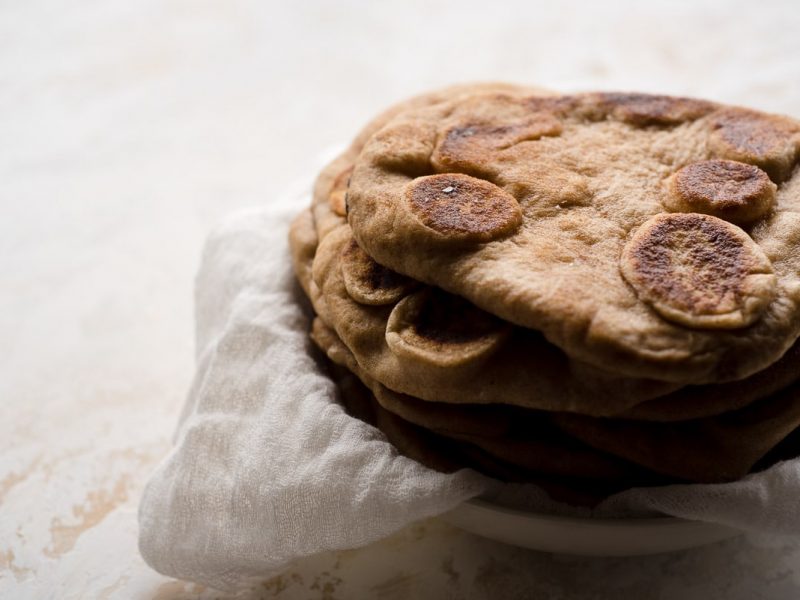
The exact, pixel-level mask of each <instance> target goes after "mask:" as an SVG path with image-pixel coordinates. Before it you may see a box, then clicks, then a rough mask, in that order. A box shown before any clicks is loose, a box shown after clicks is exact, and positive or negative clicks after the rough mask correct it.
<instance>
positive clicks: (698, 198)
mask: <svg viewBox="0 0 800 600" xmlns="http://www.w3.org/2000/svg"><path fill="white" fill-rule="evenodd" d="M798 152H800V125H798V123H797V122H795V121H793V120H791V119H788V118H785V117H778V116H774V115H767V114H763V113H758V112H756V111H750V110H746V109H739V108H735V107H725V106H721V105H718V104H715V103H711V102H705V101H701V100H691V99H682V98H670V97H663V96H648V95H635V94H627V95H626V94H581V95H573V96H547V97H542V96H530V97H527V98H526V97H520V96H518V95H508V94H498V93H483V94H471V95H466V96H462V97H459V98H456V99H454V100H453V101H451V102H449V103H448V102H446V103H440V104H436V105H433V106H428V107H423V108H418V109H413V110H410V111H405V112H402V113H401V114H399V115H397V116H396V117H395V118H393V119H392V120H390V121H389V122H388V123H386V124H385V125H384V126H383V127H382V128H381V129H379V130H378V131H377V132H376V133H375V134H374V135H373V136H372V137H371V138H370V139H369V140H368V141H367V142H366V144H365V145H364V148H363V151H362V152H361V154H360V155H359V157H358V160H357V161H356V162H355V167H354V169H353V171H352V174H351V175H350V185H349V188H348V191H347V197H348V207H349V213H348V221H349V223H350V225H351V226H352V228H353V234H354V236H355V238H356V240H357V242H358V244H359V245H360V246H361V247H362V248H363V249H364V250H365V251H366V253H367V254H369V255H370V256H372V257H373V258H374V259H375V260H376V261H377V262H378V263H380V264H382V265H385V266H387V267H389V268H391V269H393V270H395V271H398V272H400V273H403V274H405V275H408V276H410V277H412V278H414V279H416V280H419V281H422V282H425V283H428V284H432V285H437V286H439V287H442V288H444V289H446V290H447V291H449V292H451V293H454V294H456V295H459V296H463V297H465V298H467V299H468V300H470V301H471V302H472V303H474V304H475V305H477V306H479V307H480V308H482V309H484V310H486V311H487V312H490V313H493V314H496V315H497V316H499V317H501V318H502V319H504V320H506V321H509V322H512V323H516V324H518V325H521V326H524V327H529V328H532V329H536V330H540V331H542V332H543V333H544V335H545V336H546V338H547V339H548V340H549V341H551V342H552V343H554V344H556V345H557V346H559V347H560V348H562V349H563V350H564V351H565V352H566V353H567V354H569V355H570V356H571V357H572V358H574V359H578V360H581V361H585V362H587V363H591V364H594V365H596V366H598V367H601V368H604V369H606V370H607V371H610V372H617V373H620V374H624V375H626V376H629V377H639V378H657V379H663V380H665V381H672V382H675V383H679V384H688V383H713V382H721V381H730V380H736V379H741V378H744V377H746V376H748V375H751V374H753V373H755V372H757V371H759V370H761V369H764V368H766V367H767V366H769V365H770V364H771V363H773V362H775V361H776V360H777V359H778V358H779V357H780V356H781V355H782V354H783V353H784V352H785V351H786V350H787V349H788V348H789V347H790V346H791V345H792V344H793V343H794V341H795V339H796V338H797V337H798V333H800V307H798V304H799V303H800V253H798V252H796V251H795V250H794V249H795V247H796V246H797V245H798V244H800V175H798V170H797V169H796V168H795V165H796V162H797V157H798ZM711 160H726V161H737V162H738V163H742V164H743V165H749V166H742V167H735V168H733V169H730V170H729V174H730V175H731V177H733V178H740V179H741V178H742V177H744V178H745V180H746V181H748V182H750V184H749V185H750V188H752V189H750V191H748V192H747V193H743V195H744V196H745V200H746V203H747V208H746V210H743V211H740V212H739V213H738V214H737V213H736V212H735V211H734V212H733V217H731V213H730V212H729V211H726V210H723V208H722V207H724V206H728V205H729V204H731V202H733V203H735V202H737V201H741V200H742V199H741V198H739V199H738V200H737V198H735V197H734V198H732V199H731V197H727V198H726V197H723V196H724V194H722V192H720V193H717V192H718V191H719V190H720V189H722V191H723V192H724V189H723V188H725V185H724V184H720V181H719V179H720V177H721V176H724V169H715V168H710V169H705V170H704V169H703V168H700V167H692V165H694V164H695V163H699V164H706V166H708V162H707V161H711ZM726 164H727V163H726ZM687 169H688V176H687V171H686V170H687ZM754 169H755V170H754ZM682 171H683V174H684V176H681V172H682ZM721 172H722V173H723V175H720V173H721ZM765 177H766V178H767V179H770V178H771V180H772V181H771V182H770V181H767V179H765ZM676 178H677V183H676ZM773 186H777V187H776V188H774V187H773ZM476 190H477V191H479V193H478V192H476ZM676 193H678V194H680V198H678V199H676V198H675V197H674V196H675V194H676ZM720 194H722V195H720ZM773 195H774V198H773ZM729 196H730V195H729ZM477 197H480V198H481V199H482V200H481V202H476V200H475V199H476V198H477ZM687 208H688V209H691V210H692V211H693V212H697V211H700V212H705V213H712V214H711V215H710V216H706V217H692V218H689V219H684V215H682V214H681V213H678V214H676V215H675V216H671V217H670V216H666V217H662V216H659V215H663V214H665V213H668V211H670V210H676V209H678V210H681V211H683V210H686V209H687ZM654 217H656V218H657V219H660V220H657V221H655V222H654V221H651V219H653V218H654ZM721 217H722V218H732V219H733V220H735V221H738V222H740V223H741V222H742V221H748V219H750V220H751V221H750V223H749V224H748V225H747V227H748V229H747V230H746V231H745V230H743V229H741V228H740V227H739V226H738V225H736V224H733V223H728V222H727V221H725V222H724V225H721V224H720V223H721V222H723V221H721V220H720V218H721ZM665 224H671V225H673V226H674V227H672V229H671V234H670V236H669V239H668V240H667V242H668V245H669V248H668V249H667V250H668V251H667V252H662V253H661V255H660V256H655V257H654V260H658V261H661V262H660V263H659V264H658V265H652V264H651V265H645V266H642V265H641V263H636V264H631V261H630V260H627V261H626V258H628V259H629V258H630V256H631V253H628V254H625V253H624V250H625V248H626V245H628V244H634V245H637V244H638V247H639V249H641V248H642V246H643V245H644V246H647V247H649V248H650V250H654V249H658V244H659V243H660V242H661V241H663V236H662V237H661V238H659V237H658V236H657V235H655V233H659V232H660V233H662V234H663V233H664V231H665V227H664V225H665ZM654 225H655V228H654ZM654 229H655V231H654ZM720 253H722V254H723V255H724V256H723V259H721V262H720V261H718V264H717V266H718V267H719V268H718V269H716V270H714V273H713V274H712V273H710V272H709V271H708V269H706V267H705V266H704V265H705V264H706V263H705V262H703V260H702V259H701V258H702V257H703V256H706V257H708V256H716V255H719V254H720ZM651 254H653V253H652V252H651ZM655 254H658V253H657V252H656V253H655ZM656 267H657V268H656ZM703 269H706V270H705V271H704V270H703ZM625 272H628V273H629V274H631V273H633V272H636V273H638V277H637V276H633V275H631V277H625V276H624V275H623V273H625ZM631 280H632V281H631ZM709 284H713V285H709ZM714 286H716V287H714ZM715 303H716V307H714V306H712V305H713V304H715Z"/></svg>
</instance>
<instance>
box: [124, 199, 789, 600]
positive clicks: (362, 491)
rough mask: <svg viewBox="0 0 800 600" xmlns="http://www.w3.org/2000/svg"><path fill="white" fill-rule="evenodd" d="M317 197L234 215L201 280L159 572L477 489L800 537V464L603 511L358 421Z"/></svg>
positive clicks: (310, 537)
mask: <svg viewBox="0 0 800 600" xmlns="http://www.w3.org/2000/svg"><path fill="white" fill-rule="evenodd" d="M305 205H307V198H306V197H298V196H296V195H293V196H290V197H287V198H285V199H284V200H282V201H279V202H276V203H273V204H271V205H270V207H269V208H264V209H257V210H251V211H247V212H243V213H240V214H237V215H235V216H234V217H232V218H229V219H228V220H227V221H226V222H225V223H223V224H222V225H221V226H219V227H218V228H217V229H216V230H215V231H214V232H213V234H212V235H211V236H210V238H209V240H208V242H207V243H206V247H205V251H204V254H203V260H202V264H201V267H200V271H199V273H198V276H197V280H196V299H195V301H196V320H197V324H196V327H197V329H196V336H197V372H196V374H195V378H194V381H193V383H192V386H191V389H190V392H189V395H188V398H187V401H186V405H185V407H184V410H183V413H182V415H181V418H180V421H179V425H178V428H177V431H176V434H175V439H174V447H173V448H172V450H171V451H170V452H169V453H168V454H167V456H166V457H165V458H164V459H163V460H162V462H161V464H160V465H159V466H158V468H157V469H156V471H155V472H154V473H153V475H152V476H151V479H150V481H149V482H148V484H147V486H146V488H145V491H144V493H143V496H142V499H141V504H140V507H139V525H140V537H139V548H140V551H141V553H142V556H143V557H144V559H145V560H146V561H147V563H148V564H149V565H150V566H151V567H153V568H154V569H156V570H157V571H159V572H161V573H164V574H166V575H170V576H173V577H177V578H180V579H185V580H190V581H195V582H198V583H202V584H205V585H209V586H211V587H214V588H218V589H222V590H228V591H232V590H236V589H238V588H241V587H243V586H246V585H249V584H251V583H253V582H255V581H257V580H261V579H264V578H266V577H269V576H271V575H274V574H276V573H279V572H280V571H281V570H283V569H284V568H286V567H287V566H288V565H289V563H290V562H291V561H292V560H295V559H298V558H302V557H305V556H310V555H313V554H316V553H319V552H324V551H327V550H339V549H346V548H355V547H359V546H363V545H366V544H369V543H371V542H374V541H376V540H379V539H381V538H383V537H385V536H388V535H390V534H391V533H393V532H394V531H396V530H398V529H400V528H402V527H404V526H406V525H408V524H410V523H412V522H414V521H417V520H420V519H424V518H427V517H430V516H434V515H438V514H442V513H444V512H446V511H448V510H450V509H452V508H454V507H455V506H457V505H458V504H460V503H461V502H463V501H465V500H467V499H469V498H471V497H474V496H477V495H483V496H484V497H492V498H493V499H494V500H495V501H497V502H499V503H503V504H505V505H507V506H514V507H519V508H526V509H528V510H533V511H540V512H541V511H546V512H552V513H558V514H574V515H589V514H590V515H591V516H594V517H603V516H617V517H618V516H645V515H647V516H652V514H653V513H654V512H657V513H662V514H667V515H674V516H678V517H684V518H690V519H702V520H706V521H712V522H717V523H723V524H726V525H730V526H734V527H739V528H741V529H745V530H752V531H762V532H774V533H791V534H800V516H798V515H800V510H798V509H800V500H798V498H800V459H795V460H791V461H785V462H782V463H778V464H777V465H775V466H773V467H772V468H770V469H768V470H767V471H764V472H762V473H758V474H754V475H750V476H748V477H746V478H744V479H743V480H741V481H738V482H735V483H729V484H720V485H672V486H665V487H661V488H652V489H634V490H628V491H626V492H622V493H620V494H617V495H615V496H612V497H611V498H609V499H608V500H606V501H605V502H603V503H602V504H601V505H600V506H599V507H597V508H596V509H593V510H592V511H587V510H586V509H575V508H572V507H567V506H565V505H559V504H557V503H555V502H553V501H552V500H549V499H548V498H547V497H546V495H544V494H543V493H542V492H541V490H539V489H538V488H534V487H532V486H519V485H515V486H505V485H502V484H499V483H498V482H496V481H493V480H491V479H489V478H487V477H484V476H482V475H480V474H478V473H476V472H474V471H472V470H469V469H464V470H461V471H458V472H456V473H452V474H442V473H437V472H435V471H432V470H430V469H427V468H426V467H424V466H422V465H420V464H419V463H417V462H415V461H412V460H410V459H407V458H405V457H403V456H401V455H399V454H398V453H397V451H396V450H395V449H394V448H393V447H392V446H391V445H389V444H388V442H386V440H385V438H384V436H383V434H382V433H381V432H380V431H378V430H376V429H375V428H373V427H371V426H370V425H367V424H365V423H363V422H361V421H358V420H356V419H354V418H351V417H349V416H348V415H347V414H346V413H345V412H344V410H343V408H342V407H341V405H340V404H339V402H338V401H337V390H336V388H335V386H334V384H333V383H332V381H331V380H330V379H329V378H328V377H327V376H326V375H325V374H324V371H323V369H322V367H321V365H320V364H318V363H317V360H316V358H315V356H317V355H316V352H315V350H314V349H313V348H312V345H311V342H310V340H309V337H308V330H309V327H310V314H309V313H308V312H307V310H306V308H305V303H304V300H303V298H302V294H301V292H300V291H299V288H298V286H297V284H296V282H295V281H294V276H293V274H292V272H291V266H290V259H289V252H288V247H287V240H286V237H287V230H288V226H289V222H290V220H291V218H292V217H293V216H294V215H295V214H296V213H297V212H298V211H299V210H301V208H302V207H303V206H305Z"/></svg>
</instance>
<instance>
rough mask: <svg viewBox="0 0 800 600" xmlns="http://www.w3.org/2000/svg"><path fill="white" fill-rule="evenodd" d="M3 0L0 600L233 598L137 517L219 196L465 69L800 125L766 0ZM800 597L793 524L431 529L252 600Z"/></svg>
mask: <svg viewBox="0 0 800 600" xmlns="http://www.w3.org/2000/svg"><path fill="white" fill-rule="evenodd" d="M488 6H489V3H478V2H467V1H465V2H460V3H458V4H457V5H455V4H453V3H446V2H430V1H429V2H422V1H421V0H412V1H408V2H404V3H402V4H401V3H382V4H380V5H378V4H377V3H375V5H372V4H368V3H358V2H347V1H344V2H337V3H324V2H321V1H319V2H306V3H301V2H294V3H280V4H279V3H277V2H266V3H265V2H256V1H250V2H248V1H244V0H236V1H223V0H217V1H214V0H196V1H189V0H141V1H139V2H124V1H123V0H107V1H105V2H96V1H95V2H91V1H87V2H83V3H77V4H76V3H69V4H67V3H57V2H51V1H46V0H33V1H31V2H17V3H3V5H2V6H0V90H2V93H0V107H2V111H0V134H1V135H2V139H3V142H4V143H3V144H0V190H1V192H0V203H2V204H1V206H2V218H0V249H1V250H0V272H2V273H3V278H2V283H0V339H2V340H3V342H4V343H3V348H2V360H1V361H0V398H2V402H0V598H9V599H14V600H17V599H28V598H31V599H34V598H35V599H40V598H57V599H72V598H107V599H128V598H152V599H159V600H177V599H195V598H197V599H200V598H203V599H206V598H207V599H210V598H225V597H227V596H224V595H220V594H219V593H217V592H215V591H214V590H209V589H203V588H202V587H199V586H197V585H194V584H191V583H184V582H179V581H175V580H171V579H169V578H166V577H164V576H161V575H159V574H158V573H156V572H154V571H152V570H151V569H150V568H149V567H147V566H146V565H145V564H144V562H143V561H142V559H141V557H140V556H139V554H138V551H137V547H136V538H137V525H136V507H137V504H138V498H139V494H140V492H141V490H142V487H143V485H144V482H145V481H146V479H147V477H148V474H149V473H150V472H151V470H152V469H153V468H154V466H155V465H156V464H157V463H158V461H159V459H160V458H161V457H162V456H163V455H164V453H165V452H166V451H167V449H168V447H169V444H170V436H171V433H172V430H173V427H174V424H175V421H176V419H177V416H178V412H179V410H180V406H181V404H182V401H183V398H184V395H185V393H186V390H187V388H188V385H189V381H190V379H191V375H192V369H193V364H192V361H193V352H194V351H193V323H192V280H193V276H194V271H195V269H196V267H197V265H198V260H199V253H200V248H201V245H202V241H203V238H204V236H205V234H206V232H207V231H208V230H209V228H210V227H211V226H212V224H213V223H215V222H216V221H218V220H219V219H220V218H222V216H223V215H225V214H226V213H228V212H230V211H232V210H234V209H236V208H239V207H244V206H248V205H254V204H263V203H267V202H269V201H270V198H272V197H275V196H276V195H277V194H279V193H280V192H282V191H284V190H285V188H286V187H287V186H290V185H292V182H295V181H297V180H298V179H300V178H302V177H304V176H306V177H307V176H308V172H309V168H310V167H309V165H310V163H311V161H312V160H313V158H314V157H315V156H317V155H318V154H319V152H320V151H321V150H323V149H324V148H327V147H330V146H331V145H333V144H337V143H341V142H342V141H343V140H346V139H347V138H348V137H349V136H350V135H352V133H353V132H354V131H355V130H356V129H357V128H358V126H359V125H360V124H361V123H362V122H363V121H364V120H365V119H366V118H368V117H369V116H370V115H372V114H374V113H375V112H376V111H378V110H379V109H380V108H381V107H383V106H384V105H386V104H388V103H390V102H392V101H394V100H397V99H399V98H402V97H404V96H407V95H409V94H411V93H415V92H418V91H422V90H424V89H427V88H432V87H437V86H440V85H444V84H448V83H453V82H457V81H466V80H488V79H492V80H509V81H517V82H522V83H534V84H539V85H545V86H549V87H553V88H555V89H561V90H580V89H591V88H605V89H638V90H644V91H663V92H670V93H677V94H688V95H697V96H703V97H709V98H712V99H719V100H723V101H728V102H734V103H742V104H748V105H752V106H755V107H757V108H762V109H766V110H771V111H776V112H784V113H788V114H793V115H795V116H798V115H800V86H798V85H797V82H798V81H800V37H798V35H797V31H800V11H798V10H797V7H796V5H795V3H794V2H793V1H791V0H789V1H786V2H778V1H762V2H759V3H752V2H722V1H720V2H702V3H698V2H689V1H678V2H669V3H667V2H653V3H635V2H602V3H579V2H575V1H568V2H563V3H544V2H523V1H518V2H501V3H491V6H492V8H491V10H489V9H488V8H487V7H488ZM623 595H626V596H629V597H632V598H642V599H650V598H675V597H681V598H686V599H693V598H703V599H704V600H705V599H708V598H726V599H733V600H736V599H745V598H746V599H748V600H752V599H755V598H769V599H783V598H786V599H790V598H797V597H800V541H799V540H796V539H783V538H778V537H774V536H769V537H768V536H749V537H740V538H737V539H734V540H729V541H726V542H722V543H718V544H715V545H711V546H708V547H705V548H701V549H697V550H692V551H687V552H681V553H675V554H670V555H661V556H653V557H645V558H635V559H585V558H576V557H564V556H554V555H548V554H542V553H537V552H531V551H525V550H520V549H517V548H512V547H508V546H503V545H500V544H496V543H493V542H490V541H487V540H483V539H480V538H477V537H474V536H471V535H468V534H466V533H463V532H460V531H458V530H456V529H454V528H452V527H450V526H448V525H446V524H445V523H443V522H442V521H440V520H438V519H433V520H429V521H425V522H421V523H418V524H415V525H413V526H411V527H408V528H406V529H404V530H402V531H400V532H398V533H396V534H395V535H393V536H392V537H390V538H388V539H386V540H384V541H382V542H379V543H377V544H374V545H372V546H370V547H368V548H362V549H356V550H348V551H342V552H333V553H328V554H324V555H320V556H317V557H314V558H311V559H307V560H304V561H300V562H298V563H297V564H295V565H293V566H292V568H291V569H289V570H288V571H287V572H286V573H284V574H283V575H281V576H280V577H275V578H272V579H268V580H266V581H264V582H263V583H261V584H259V585H258V586H256V587H254V588H253V590H251V591H250V592H249V593H246V594H244V595H243V596H241V597H244V598H253V599H255V598H331V599H332V598H367V597H369V598H385V599H401V598H428V597H430V598H446V597H453V598H500V597H502V598H517V597H519V598H522V597H525V598H542V599H545V598H560V599H564V598H575V599H588V598H592V599H600V598H618V597H621V596H623Z"/></svg>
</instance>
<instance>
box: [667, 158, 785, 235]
mask: <svg viewBox="0 0 800 600" xmlns="http://www.w3.org/2000/svg"><path fill="white" fill-rule="evenodd" d="M668 185H669V186H670V189H669V193H668V194H667V196H666V197H665V199H664V205H665V207H666V208H667V209H668V210H670V211H673V212H696V213H703V214H706V215H713V216H715V217H719V218H720V219H724V220H726V221H730V222H731V223H736V224H746V223H751V222H753V221H756V220H758V219H760V218H761V217H763V216H764V215H766V214H767V213H768V212H769V211H770V210H771V209H772V207H773V205H774V203H775V192H776V190H777V189H778V187H777V186H776V185H775V184H774V183H772V181H771V180H770V178H769V175H767V174H766V172H764V171H762V170H761V169H760V168H759V167H756V166H755V165H749V164H746V163H741V162H737V161H732V160H721V159H713V160H704V161H699V162H695V163H691V164H688V165H686V166H685V167H683V168H682V169H680V170H678V171H677V172H676V173H675V175H673V176H672V177H671V178H670V180H669V184H668Z"/></svg>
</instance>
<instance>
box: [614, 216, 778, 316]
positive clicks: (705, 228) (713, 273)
mask: <svg viewBox="0 0 800 600" xmlns="http://www.w3.org/2000/svg"><path fill="white" fill-rule="evenodd" d="M620 268H621V270H622V274H623V275H624V277H625V279H626V280H627V282H628V283H629V284H630V285H631V286H632V287H633V289H634V290H636V293H637V294H638V296H639V298H641V299H642V300H643V301H645V302H647V303H648V304H649V305H650V306H652V307H653V308H654V309H655V310H656V311H657V312H658V313H659V314H660V315H661V316H663V317H664V318H666V319H668V320H670V321H674V322H676V323H680V324H681V325H685V326H687V327H693V328H706V329H715V328H719V329H737V328H741V327H745V326H747V325H750V324H751V323H753V322H754V321H755V320H756V319H758V317H759V316H760V315H761V313H762V312H763V311H764V309H765V308H766V306H767V304H769V302H770V301H771V300H772V297H773V296H774V294H775V283H776V277H775V274H774V272H773V269H772V265H771V264H770V262H769V259H768V258H767V257H766V256H764V253H763V251H762V250H761V249H760V248H759V247H758V245H757V244H756V243H755V242H754V241H753V240H752V239H751V238H750V236H748V235H747V233H745V232H744V231H743V230H741V229H739V228H738V227H736V226H735V225H732V224H730V223H728V222H726V221H723V220H721V219H718V218H716V217H711V216H708V215H701V214H697V213H670V214H662V215H657V216H655V217H653V218H652V219H650V220H649V221H647V222H645V223H644V224H643V225H642V226H641V227H640V228H639V229H638V230H637V231H636V232H635V233H634V235H633V237H632V238H631V240H630V241H629V242H628V243H627V244H626V246H625V249H624V250H623V253H622V260H621V262H620Z"/></svg>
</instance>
